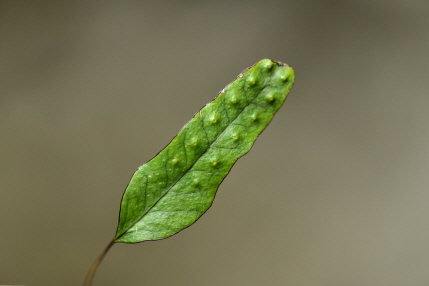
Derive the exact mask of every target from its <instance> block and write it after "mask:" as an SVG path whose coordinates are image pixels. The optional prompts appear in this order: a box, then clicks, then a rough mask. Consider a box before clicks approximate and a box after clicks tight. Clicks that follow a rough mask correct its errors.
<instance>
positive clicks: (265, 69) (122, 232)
mask: <svg viewBox="0 0 429 286" xmlns="http://www.w3.org/2000/svg"><path fill="white" fill-rule="evenodd" d="M293 82H294V71H293V69H292V68H291V67H289V66H288V65H286V64H283V63H279V62H273V61H271V60H268V59H265V60H261V61H260V62H258V63H256V64H255V65H254V66H252V67H250V68H248V69H246V70H244V71H243V72H242V73H240V75H239V76H238V77H237V79H236V80H234V81H233V82H232V83H230V84H229V85H228V86H227V87H226V88H224V89H223V90H222V91H221V92H220V94H219V95H218V96H217V97H216V98H215V99H214V100H213V101H212V102H210V103H208V104H207V105H206V106H204V107H203V108H202V109H201V110H200V111H199V112H197V113H196V114H195V115H194V117H193V118H192V119H191V120H190V121H189V122H188V123H187V124H186V125H185V126H184V127H183V128H182V130H180V132H179V134H178V135H177V136H176V137H174V138H173V140H172V141H171V142H170V143H169V144H168V145H167V146H166V147H165V148H164V149H163V150H162V151H161V152H159V153H158V155H156V156H155V157H154V158H153V159H151V160H150V161H149V162H147V163H146V164H144V165H142V166H140V167H139V168H138V169H137V171H136V172H135V173H134V175H133V177H132V178H131V181H130V183H129V184H128V186H127V188H126V190H125V192H124V195H123V197H122V202H121V210H120V215H119V225H118V229H117V232H116V236H115V239H114V242H125V243H135V242H141V241H146V240H156V239H162V238H166V237H169V236H171V235H173V234H175V233H177V232H179V231H180V230H182V229H184V228H186V227H188V226H190V225H191V224H193V223H194V222H195V221H196V220H197V219H198V218H199V217H200V216H201V215H203V214H204V212H206V210H207V209H208V208H209V207H210V206H211V204H212V202H213V199H214V196H215V194H216V191H217V189H218V187H219V185H220V183H221V182H222V181H223V179H224V178H225V176H226V175H227V174H228V173H229V171H230V169H231V168H232V166H233V165H234V163H235V162H236V161H237V159H238V158H240V157H241V156H243V155H244V154H246V153H247V152H248V151H249V150H250V148H251V147H252V145H253V143H254V142H255V140H256V138H257V137H258V135H259V134H260V133H261V132H262V131H263V130H264V129H265V127H267V125H268V124H269V123H270V121H271V119H272V118H273V116H274V114H275V113H276V112H277V110H278V109H279V108H280V107H281V106H282V104H283V103H284V101H285V99H286V96H287V94H288V93H289V91H290V89H291V88H292V85H293Z"/></svg>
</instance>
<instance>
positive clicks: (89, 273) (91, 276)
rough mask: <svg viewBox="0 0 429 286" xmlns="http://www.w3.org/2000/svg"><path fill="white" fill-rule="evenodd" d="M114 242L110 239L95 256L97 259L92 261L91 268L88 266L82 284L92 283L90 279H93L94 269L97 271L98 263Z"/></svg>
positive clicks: (89, 285)
mask: <svg viewBox="0 0 429 286" xmlns="http://www.w3.org/2000/svg"><path fill="white" fill-rule="evenodd" d="M114 243H115V241H113V240H112V241H111V242H110V243H109V244H108V245H107V246H106V248H104V250H103V251H102V252H101V254H100V255H99V256H98V257H97V259H96V260H95V261H94V263H93V264H92V266H91V268H89V270H88V273H87V274H86V277H85V281H84V282H83V286H91V285H92V279H94V275H95V271H97V268H98V265H100V263H101V261H102V260H103V258H104V256H106V253H107V252H108V251H109V249H110V248H111V247H112V246H113V244H114Z"/></svg>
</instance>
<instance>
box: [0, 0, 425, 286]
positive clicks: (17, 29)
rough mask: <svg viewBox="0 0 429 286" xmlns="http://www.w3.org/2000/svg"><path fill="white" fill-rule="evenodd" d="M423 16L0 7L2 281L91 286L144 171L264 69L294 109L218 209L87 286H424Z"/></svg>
mask: <svg viewBox="0 0 429 286" xmlns="http://www.w3.org/2000/svg"><path fill="white" fill-rule="evenodd" d="M428 12H429V3H428V2H426V1H380V0H379V1H374V0H371V1H316V0H313V1H190V0H188V1H86V2H80V1H0V130H1V133H0V134H1V137H0V138H1V139H0V142H1V143H0V144H1V148H0V170H1V172H0V192H1V199H0V229H1V236H0V257H1V259H0V284H22V285H64V286H68V285H70V286H72V285H81V283H82V281H83V278H84V276H85V274H86V271H87V270H88V268H89V266H90V265H91V263H92V262H93V261H94V259H95V258H96V256H98V254H99V253H100V252H101V250H102V249H103V247H104V246H105V245H106V244H107V243H108V242H109V241H110V240H111V239H112V237H113V236H114V233H115V230H116V226H117V219H118V213H119V203H120V200H121V197H122V193H123V190H124V189H125V187H126V185H127V183H128V181H129V179H130V177H131V175H132V174H133V172H134V171H135V170H136V168H137V167H138V166H139V165H141V164H143V163H145V162H146V161H148V160H150V159H151V158H152V157H153V156H154V155H155V154H156V153H157V152H158V151H160V150H161V149H162V148H163V147H164V146H165V145H166V144H167V143H168V142H169V141H170V140H171V139H172V138H173V136H174V135H176V134H177V132H178V131H179V130H180V128H181V127H182V126H183V125H184V124H185V123H186V122H187V121H188V120H189V119H190V118H191V117H192V116H193V114H194V113H195V112H196V111H198V110H199V109H200V108H201V107H202V106H203V105H205V104H206V103H207V102H209V101H211V100H212V99H213V98H214V97H215V96H216V95H217V93H218V92H219V91H220V90H221V89H222V88H223V87H224V86H226V85H227V84H228V83H229V82H231V81H232V80H233V79H234V78H235V77H236V76H237V75H238V74H239V73H240V72H241V71H242V70H243V69H245V68H246V67H248V66H250V65H253V64H254V63H255V62H257V61H258V60H260V59H262V58H270V59H273V60H278V61H283V62H286V63H288V64H289V65H291V66H292V67H294V69H295V72H296V82H295V86H294V88H293V89H292V92H291V93H290V95H289V98H288V100H287V101H286V104H285V105H284V106H283V108H282V109H281V110H280V111H279V112H278V114H277V115H276V117H275V118H274V120H273V122H272V123H271V125H270V126H269V127H268V128H267V129H266V130H265V132H264V133H263V134H262V136H261V137H260V138H259V139H258V140H257V142H256V144H255V145H254V147H253V149H252V150H251V152H250V153H249V154H248V155H247V156H245V157H243V158H242V159H240V160H239V161H238V162H237V164H236V165H235V167H234V168H233V169H232V171H231V173H230V175H229V176H228V177H227V178H226V179H225V181H224V182H223V184H222V185H221V186H220V188H219V191H218V194H217V196H216V199H215V201H214V204H213V206H212V208H211V209H210V210H209V211H208V212H207V213H206V214H205V215H204V216H203V217H202V218H201V219H200V220H199V221H198V222H197V223H196V224H195V225H193V226H191V227H190V228H188V229H186V230H184V231H182V232H180V233H179V234H177V235H175V236H173V237H171V238H168V239H166V240H162V241H156V242H144V243H140V244H134V245H127V244H116V245H115V246H114V247H113V248H112V249H111V251H110V253H108V255H107V256H106V258H105V260H104V261H103V263H102V264H101V267H100V269H99V271H98V273H97V275H96V277H95V281H94V286H96V285H100V286H101V285H107V286H108V285H187V286H188V285H189V286H192V285H207V286H215V285H216V286H219V285H246V286H247V285H273V286H274V285H296V286H310V285H311V286H313V285H321V286H322V285H326V286H336V285H338V286H342V285H347V286H348V285H353V286H368V285H369V286H396V285H398V286H399V285H413V286H418V285H428V284H429V271H428V267H429V228H428V218H429V191H428V185H429V176H428V175H427V173H428V170H429V151H428V150H429V147H428V146H429V124H428V120H429V112H428V104H429V96H428V90H429V80H428V74H429V73H428V72H429V55H428V51H429V13H428Z"/></svg>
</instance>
